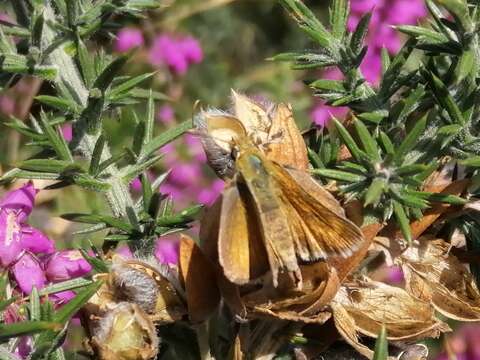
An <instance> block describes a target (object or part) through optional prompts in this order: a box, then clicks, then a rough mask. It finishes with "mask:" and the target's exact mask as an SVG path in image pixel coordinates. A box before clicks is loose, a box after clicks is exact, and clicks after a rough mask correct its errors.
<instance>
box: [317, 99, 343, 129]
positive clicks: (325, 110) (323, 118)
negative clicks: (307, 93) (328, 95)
mask: <svg viewBox="0 0 480 360" xmlns="http://www.w3.org/2000/svg"><path fill="white" fill-rule="evenodd" d="M347 111H348V109H347V108H345V107H333V106H328V105H325V104H324V103H320V104H318V105H317V106H315V107H314V108H313V110H312V112H311V114H310V116H311V118H312V120H313V122H314V123H315V125H317V126H318V127H319V128H324V127H325V126H328V124H329V123H330V120H331V119H332V116H334V117H339V118H341V117H343V116H345V114H346V113H347Z"/></svg>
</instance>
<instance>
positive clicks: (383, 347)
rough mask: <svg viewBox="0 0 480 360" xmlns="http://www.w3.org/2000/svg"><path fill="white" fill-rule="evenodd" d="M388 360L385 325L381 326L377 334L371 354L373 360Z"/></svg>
mask: <svg viewBox="0 0 480 360" xmlns="http://www.w3.org/2000/svg"><path fill="white" fill-rule="evenodd" d="M387 359H388V341H387V329H386V327H385V325H382V328H381V330H380V334H378V337H377V340H376V341H375V351H374V354H373V360H387Z"/></svg>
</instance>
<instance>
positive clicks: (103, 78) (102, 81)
mask: <svg viewBox="0 0 480 360" xmlns="http://www.w3.org/2000/svg"><path fill="white" fill-rule="evenodd" d="M128 59H129V56H128V55H123V56H120V57H118V58H116V59H115V60H113V61H112V62H111V63H110V64H108V66H107V67H106V68H105V70H103V71H102V73H101V74H100V75H99V76H98V77H97V79H96V80H95V82H94V84H93V87H94V88H97V89H100V90H101V91H105V90H107V88H108V87H109V86H110V84H111V83H112V81H113V79H114V78H115V76H116V75H118V73H119V71H120V69H121V68H122V67H123V65H125V63H126V62H127V61H128Z"/></svg>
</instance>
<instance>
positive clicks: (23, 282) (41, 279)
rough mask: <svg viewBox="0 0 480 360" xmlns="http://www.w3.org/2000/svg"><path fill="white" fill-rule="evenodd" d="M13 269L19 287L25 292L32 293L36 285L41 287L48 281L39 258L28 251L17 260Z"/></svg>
mask: <svg viewBox="0 0 480 360" xmlns="http://www.w3.org/2000/svg"><path fill="white" fill-rule="evenodd" d="M11 271H12V274H13V277H14V278H15V281H16V282H17V285H18V287H19V288H20V290H22V292H23V293H25V294H30V293H31V292H32V288H33V287H34V286H35V287H36V288H37V289H41V288H43V287H44V286H45V284H46V283H47V278H46V277H45V273H44V272H43V269H42V266H41V264H40V262H39V260H38V259H37V258H36V257H35V255H33V254H32V253H30V252H28V251H26V252H24V253H23V255H22V256H21V257H20V259H18V260H17V261H16V262H15V264H14V265H13V266H12V268H11Z"/></svg>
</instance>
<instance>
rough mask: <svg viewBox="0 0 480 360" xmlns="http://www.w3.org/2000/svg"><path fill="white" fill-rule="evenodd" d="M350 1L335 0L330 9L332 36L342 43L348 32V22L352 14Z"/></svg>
mask: <svg viewBox="0 0 480 360" xmlns="http://www.w3.org/2000/svg"><path fill="white" fill-rule="evenodd" d="M349 8H350V7H349V2H348V0H334V1H333V5H332V7H331V9H330V24H331V25H332V35H333V36H334V37H336V38H337V39H338V40H340V41H342V40H343V38H344V36H345V32H346V30H347V20H348V15H349V13H350V11H349V10H350V9H349Z"/></svg>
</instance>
